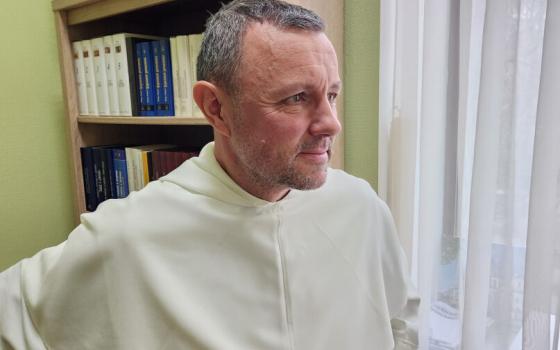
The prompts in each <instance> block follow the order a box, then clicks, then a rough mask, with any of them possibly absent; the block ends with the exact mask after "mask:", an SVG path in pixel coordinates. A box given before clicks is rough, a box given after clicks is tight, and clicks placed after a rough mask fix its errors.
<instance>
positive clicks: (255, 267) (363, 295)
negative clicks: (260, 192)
mask: <svg viewBox="0 0 560 350" xmlns="http://www.w3.org/2000/svg"><path fill="white" fill-rule="evenodd" d="M0 300H1V304H0V308H1V309H0V311H1V313H0V315H1V316H0V339H2V340H1V343H0V344H2V345H1V346H0V348H5V349H10V348H15V349H44V348H49V349H57V350H58V349H73V350H75V349H240V350H247V349H305V350H310V349H318V350H319V349H320V350H328V349H333V350H334V349H337V350H340V349H393V348H397V349H414V348H416V343H417V340H416V339H417V335H416V325H415V316H416V310H417V306H418V299H417V298H416V297H415V296H414V295H413V294H412V288H410V285H409V282H408V274H407V272H406V261H405V257H404V254H403V252H402V249H401V247H400V245H399V242H398V239H397V236H396V234H395V227H394V224H393V221H392V218H391V215H390V213H389V210H388V208H387V207H386V205H385V204H384V203H383V202H382V201H381V200H380V199H379V198H378V197H377V195H376V194H375V192H374V191H373V190H372V189H371V188H370V186H369V185H368V184H367V183H366V182H365V181H363V180H359V179H357V178H354V177H352V176H350V175H348V174H346V173H344V172H342V171H339V170H329V174H328V179H327V182H326V183H325V185H324V186H322V187H321V188H320V189H317V190H313V191H296V190H292V191H291V192H290V193H289V194H288V195H287V196H286V197H285V198H284V199H283V200H281V201H279V202H275V203H270V202H267V201H264V200H261V199H259V198H256V197H253V196H252V195H250V194H249V193H247V192H245V191H244V190H243V189H241V188H240V187H239V186H238V185H237V184H236V183H235V182H234V181H233V180H231V178H229V177H228V175H227V174H226V173H225V172H224V171H223V170H222V168H221V167H220V166H219V164H218V163H217V161H216V159H215V158H214V150H213V144H209V145H207V146H206V147H205V148H204V149H203V151H202V153H201V156H200V157H198V158H193V159H191V160H189V161H187V162H186V163H184V164H183V165H182V166H180V167H179V168H178V169H177V170H176V171H174V172H172V173H171V174H169V175H168V176H166V177H164V178H162V179H161V180H159V181H156V182H152V183H150V184H149V185H148V186H147V187H146V188H145V189H143V190H142V191H139V192H135V193H132V194H131V195H130V196H129V197H128V198H126V199H124V200H109V201H107V202H105V203H103V204H102V205H100V207H99V208H98V210H97V211H96V212H94V213H89V214H84V215H82V223H81V225H79V226H78V227H77V228H76V229H75V230H74V231H73V232H72V233H71V235H70V236H69V238H68V240H67V241H66V242H65V243H64V244H62V245H59V246H57V247H54V248H49V249H45V250H43V251H41V252H39V253H38V254H37V255H35V256H34V257H32V258H30V259H27V260H24V261H22V262H20V263H19V264H18V265H16V266H14V267H12V268H11V269H9V270H7V271H5V272H3V273H2V274H0Z"/></svg>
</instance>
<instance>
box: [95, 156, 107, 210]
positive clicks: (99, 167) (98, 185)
mask: <svg viewBox="0 0 560 350" xmlns="http://www.w3.org/2000/svg"><path fill="white" fill-rule="evenodd" d="M92 153H93V169H94V173H95V195H96V199H97V204H98V205H99V204H101V203H102V202H103V201H104V200H105V199H107V197H106V196H107V192H106V185H104V182H105V180H104V174H103V155H102V153H103V152H102V151H101V149H99V148H97V147H93V148H92Z"/></svg>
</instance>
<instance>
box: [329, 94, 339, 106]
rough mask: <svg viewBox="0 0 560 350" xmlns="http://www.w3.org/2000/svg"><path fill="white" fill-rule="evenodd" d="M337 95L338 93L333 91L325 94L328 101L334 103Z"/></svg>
mask: <svg viewBox="0 0 560 350" xmlns="http://www.w3.org/2000/svg"><path fill="white" fill-rule="evenodd" d="M337 97H338V94H337V93H335V92H331V93H329V94H328V95H327V98H328V99H329V103H330V104H333V105H334V104H335V103H336V98H337Z"/></svg>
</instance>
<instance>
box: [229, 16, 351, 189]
mask: <svg viewBox="0 0 560 350" xmlns="http://www.w3.org/2000/svg"><path fill="white" fill-rule="evenodd" d="M340 88H341V82H340V78H339V75H338V62H337V58H336V53H335V51H334V49H333V47H332V45H331V43H330V41H329V40H328V39H327V37H326V36H325V34H323V33H313V32H306V31H295V30H294V31H284V30H281V29H278V28H276V27H274V26H272V25H269V24H253V25H251V26H250V27H249V28H248V31H247V33H246V35H245V38H244V45H243V53H242V60H241V67H240V71H239V85H238V90H239V93H238V96H236V97H237V98H236V99H234V101H235V102H234V108H233V110H234V112H233V118H232V119H233V123H232V134H231V145H232V150H233V152H234V153H235V155H236V158H237V165H236V166H237V167H238V168H239V169H237V170H241V171H242V172H243V173H245V175H246V176H248V177H249V179H250V181H251V182H252V185H253V186H260V187H263V189H264V190H266V189H275V190H276V189H277V190H287V189H290V188H295V189H301V190H305V189H313V188H317V187H319V186H321V185H322V184H323V183H324V182H325V179H326V172H327V165H328V161H329V159H330V157H331V146H332V143H333V141H334V137H335V136H336V134H338V133H339V131H340V123H339V121H338V119H337V114H336V106H335V100H336V97H337V95H338V93H339V92H340Z"/></svg>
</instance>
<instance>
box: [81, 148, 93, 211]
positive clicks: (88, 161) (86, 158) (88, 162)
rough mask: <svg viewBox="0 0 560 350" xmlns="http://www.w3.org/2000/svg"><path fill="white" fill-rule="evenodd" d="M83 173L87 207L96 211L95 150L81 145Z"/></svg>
mask: <svg viewBox="0 0 560 350" xmlns="http://www.w3.org/2000/svg"><path fill="white" fill-rule="evenodd" d="M80 155H81V158H82V173H83V179H84V194H85V201H86V209H87V210H88V211H91V212H92V211H95V209H96V208H97V190H96V186H95V170H94V168H93V151H92V148H91V147H81V148H80Z"/></svg>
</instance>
